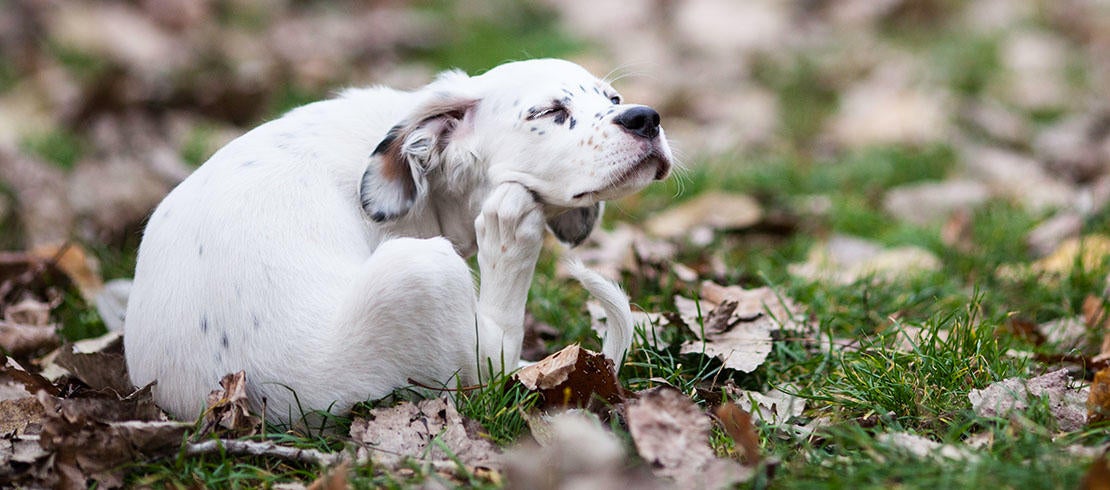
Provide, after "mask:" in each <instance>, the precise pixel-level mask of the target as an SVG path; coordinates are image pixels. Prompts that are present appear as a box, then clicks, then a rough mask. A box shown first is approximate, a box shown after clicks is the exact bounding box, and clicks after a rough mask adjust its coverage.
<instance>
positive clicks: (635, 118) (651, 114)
mask: <svg viewBox="0 0 1110 490" xmlns="http://www.w3.org/2000/svg"><path fill="white" fill-rule="evenodd" d="M613 122H615V123H617V124H620V125H621V127H623V128H624V129H626V130H628V132H630V133H632V134H634V135H636V136H642V137H644V138H647V139H649V140H650V139H653V138H655V137H656V136H658V135H659V113H658V112H655V109H652V108H650V107H644V106H639V107H633V108H631V109H629V110H627V111H624V112H623V113H621V114H618V115H617V117H614V118H613Z"/></svg>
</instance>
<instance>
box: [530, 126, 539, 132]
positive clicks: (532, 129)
mask: <svg viewBox="0 0 1110 490" xmlns="http://www.w3.org/2000/svg"><path fill="white" fill-rule="evenodd" d="M528 130H529V131H532V132H536V131H539V130H540V128H537V127H535V126H532V127H530V128H528Z"/></svg>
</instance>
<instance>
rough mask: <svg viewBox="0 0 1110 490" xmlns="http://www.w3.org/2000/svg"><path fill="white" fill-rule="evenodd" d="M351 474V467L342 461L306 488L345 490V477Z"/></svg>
mask: <svg viewBox="0 0 1110 490" xmlns="http://www.w3.org/2000/svg"><path fill="white" fill-rule="evenodd" d="M350 473H351V465H350V463H349V462H347V461H344V462H342V463H340V464H339V466H336V467H335V468H332V469H330V470H328V472H327V473H325V474H323V475H321V476H320V478H317V479H316V481H314V482H312V484H311V485H309V486H308V490H346V489H347V488H348V485H349V484H348V483H347V476H348V475H349V474H350Z"/></svg>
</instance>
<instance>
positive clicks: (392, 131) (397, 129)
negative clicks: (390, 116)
mask: <svg viewBox="0 0 1110 490" xmlns="http://www.w3.org/2000/svg"><path fill="white" fill-rule="evenodd" d="M401 129H402V127H401V125H400V124H398V125H396V126H393V127H392V128H389V132H387V133H385V137H384V138H382V141H381V143H378V146H377V147H376V148H374V152H373V153H371V154H370V155H371V156H377V155H381V154H382V153H385V152H386V151H387V150H388V149H389V145H392V144H393V142H394V141H396V140H397V136H399V135H400V134H401Z"/></svg>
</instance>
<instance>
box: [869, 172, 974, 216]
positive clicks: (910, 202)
mask: <svg viewBox="0 0 1110 490" xmlns="http://www.w3.org/2000/svg"><path fill="white" fill-rule="evenodd" d="M989 197H990V192H989V190H988V189H987V186H986V185H984V184H983V183H981V182H978V181H974V180H945V181H940V182H921V183H915V184H909V185H904V186H901V187H895V188H893V189H890V190H888V191H887V193H886V196H885V197H884V198H883V210H885V211H886V212H887V213H890V214H891V215H893V216H894V217H895V218H898V219H900V220H902V221H905V222H908V223H912V224H915V225H919V226H928V225H931V224H934V223H939V222H943V221H944V220H946V219H948V218H949V216H951V215H952V213H954V212H957V211H958V212H963V213H966V212H968V211H969V210H971V209H974V208H975V207H977V206H979V205H980V204H983V203H984V202H986V201H987V199H988V198H989Z"/></svg>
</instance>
